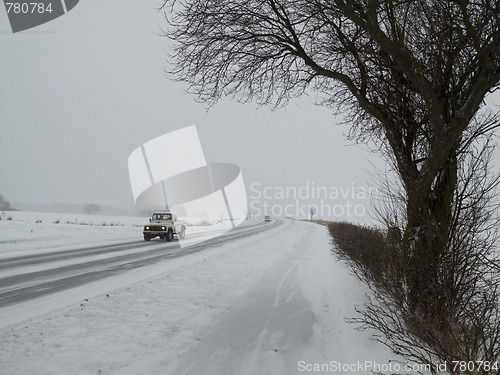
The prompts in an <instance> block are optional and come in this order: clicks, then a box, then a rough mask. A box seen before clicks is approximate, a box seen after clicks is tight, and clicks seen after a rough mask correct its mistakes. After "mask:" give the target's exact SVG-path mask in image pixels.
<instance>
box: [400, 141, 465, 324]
mask: <svg viewBox="0 0 500 375" xmlns="http://www.w3.org/2000/svg"><path fill="white" fill-rule="evenodd" d="M456 184H457V158H456V150H453V151H452V152H451V153H450V154H449V155H448V157H447V159H446V162H445V164H444V165H443V166H442V168H441V169H440V170H439V172H438V174H437V176H436V177H435V179H434V183H433V185H432V186H431V187H429V188H425V187H422V186H418V185H416V184H415V185H414V188H413V189H412V190H411V191H409V192H408V205H407V215H408V223H407V226H406V228H405V232H404V237H403V249H404V252H405V254H406V272H405V273H406V283H407V287H408V302H409V304H410V306H411V307H412V309H413V310H414V311H415V312H416V313H418V314H422V318H426V319H432V320H436V319H439V320H442V321H447V320H448V318H451V316H453V314H454V312H453V311H452V310H453V309H452V304H450V303H449V302H450V301H449V298H450V297H451V296H452V290H448V289H450V288H451V287H452V286H451V285H448V284H446V283H443V281H442V280H443V279H442V277H441V276H442V272H446V274H448V273H449V272H450V271H451V272H453V270H446V269H444V268H443V267H444V264H443V258H442V255H443V254H444V253H445V252H446V251H447V249H448V239H449V236H450V228H451V227H452V205H453V198H454V191H455V188H456Z"/></svg>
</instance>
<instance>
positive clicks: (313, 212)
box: [309, 206, 317, 221]
mask: <svg viewBox="0 0 500 375" xmlns="http://www.w3.org/2000/svg"><path fill="white" fill-rule="evenodd" d="M316 212H317V210H316V207H314V206H311V207H309V215H311V221H312V219H313V217H314V215H316Z"/></svg>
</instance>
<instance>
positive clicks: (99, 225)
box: [0, 211, 223, 257]
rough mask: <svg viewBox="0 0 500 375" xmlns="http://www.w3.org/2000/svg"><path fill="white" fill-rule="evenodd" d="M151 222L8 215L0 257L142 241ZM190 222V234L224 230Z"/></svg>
mask: <svg viewBox="0 0 500 375" xmlns="http://www.w3.org/2000/svg"><path fill="white" fill-rule="evenodd" d="M179 219H185V218H179ZM148 220H149V218H147V217H134V216H104V215H84V214H60V213H46V212H43V213H42V212H24V211H7V212H4V213H3V215H2V220H0V257H4V256H12V255H14V254H15V253H19V254H26V253H30V252H33V251H39V250H49V249H50V250H51V251H53V250H57V249H69V248H78V247H81V246H86V245H94V244H112V243H121V242H128V241H135V240H141V239H142V230H143V226H144V225H145V224H147V223H148ZM186 221H187V224H188V225H189V228H188V233H200V232H204V231H207V230H208V229H210V228H213V227H214V226H215V227H219V226H223V223H220V220H219V219H218V218H212V219H211V218H191V219H190V220H186ZM19 254H17V255H19Z"/></svg>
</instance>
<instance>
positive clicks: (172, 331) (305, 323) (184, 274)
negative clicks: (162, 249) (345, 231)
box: [0, 214, 416, 375]
mask: <svg viewBox="0 0 500 375" xmlns="http://www.w3.org/2000/svg"><path fill="white" fill-rule="evenodd" d="M43 215H45V216H44V218H43V219H42V220H45V221H42V223H32V222H31V219H29V220H27V219H26V220H27V221H24V222H23V221H21V220H20V219H19V220H18V221H17V223H18V224H15V222H16V220H14V218H13V220H10V223H9V222H7V221H5V220H2V221H0V252H1V254H2V256H8V254H12V252H14V250H12V249H9V248H10V247H11V246H13V247H14V248H15V249H17V250H15V251H16V252H17V255H19V251H20V249H21V247H19V246H21V245H19V244H20V243H23V244H25V245H27V249H31V250H32V251H46V250H45V249H43V248H38V249H37V248H36V246H31V244H32V243H34V242H40V239H42V238H43V239H44V240H43V241H45V243H46V244H47V247H46V248H47V249H48V248H67V247H68V245H70V246H72V245H75V244H76V242H75V241H71V242H70V243H69V242H68V241H69V239H70V238H75V237H74V236H71V237H68V238H66V237H64V236H63V235H62V234H59V235H58V234H57V233H56V232H57V231H58V230H60V229H57V228H56V229H54V227H56V226H60V227H58V228H62V227H63V225H67V228H69V229H71V230H73V231H74V232H72V233H73V234H77V236H76V237H77V241H78V242H77V243H78V244H84V243H86V244H88V243H98V242H100V241H128V240H136V239H137V236H139V238H140V235H141V228H140V227H136V225H142V224H144V222H143V220H144V219H142V218H100V217H99V218H98V217H97V216H93V217H92V219H93V220H94V221H93V222H92V223H93V224H94V225H76V224H71V223H68V224H66V223H65V222H64V223H62V222H61V221H66V220H68V221H71V218H66V217H63V215H59V217H58V219H59V220H60V223H59V224H54V223H53V222H52V221H51V220H52V218H48V216H47V215H48V214H43ZM50 215H52V214H50ZM54 215H55V214H54ZM56 216H58V215H56ZM56 216H54V219H55V217H56ZM97 218H98V219H97ZM55 220H57V219H55ZM78 220H83V218H81V217H80V218H79V219H78ZM101 220H102V221H101ZM88 221H90V218H89V219H88ZM19 223H24V224H19ZM103 223H106V224H107V225H106V226H103V225H102V224H103ZM111 223H114V224H115V225H114V226H111ZM16 225H17V227H16ZM9 228H10V229H12V228H15V229H14V230H13V232H12V233H11V232H9ZM21 228H24V229H21ZM31 229H33V232H31ZM22 230H24V232H22ZM134 231H137V233H138V234H137V233H135V232H134ZM29 236H32V237H29ZM75 240H76V239H75ZM330 247H331V245H330V244H329V237H328V233H327V230H326V228H324V227H321V226H319V225H315V224H311V223H305V222H298V221H296V222H295V223H292V222H290V221H285V222H284V224H283V225H279V226H276V228H273V229H271V230H268V231H264V232H260V233H258V234H256V235H253V236H248V237H244V238H243V239H238V240H235V241H231V242H227V243H224V244H223V245H221V246H218V247H209V248H207V249H206V250H203V251H201V252H197V253H193V254H189V255H186V256H183V257H179V258H176V259H172V260H167V261H162V262H159V263H157V264H155V265H154V266H151V267H148V268H146V267H145V268H144V269H141V270H133V271H130V272H129V273H124V274H123V275H121V276H119V277H117V278H110V279H104V280H101V281H100V282H99V283H98V284H99V285H97V286H93V287H79V288H75V289H72V290H70V291H68V292H65V293H63V294H61V295H58V296H53V297H46V298H40V299H38V300H35V301H32V302H27V303H23V304H21V305H20V306H14V307H12V308H4V309H0V319H1V320H2V321H4V324H2V326H1V328H0V342H1V344H0V363H1V367H2V370H1V371H0V372H1V373H2V374H5V375H10V374H12V375H18V374H37V375H42V374H47V375H49V374H50V375H57V374H61V375H62V374H64V375H66V374H122V375H125V374H127V375H136V374H165V375H170V374H172V375H174V374H184V375H187V374H193V375H194V374H196V375H205V374H214V375H240V374H241V375H244V374H255V375H265V374H272V375H280V374H283V375H289V374H306V373H338V374H347V373H349V374H371V373H372V370H376V369H382V370H383V369H387V370H388V371H382V372H385V373H395V372H399V373H416V372H415V371H410V370H409V369H407V368H404V367H403V366H404V364H401V363H399V362H398V360H400V359H398V358H397V357H395V356H394V355H392V354H391V352H390V351H389V349H387V348H386V347H385V346H383V345H382V344H380V343H378V342H376V341H373V340H371V339H370V333H369V332H366V331H365V332H363V331H358V330H356V327H355V326H354V325H352V324H349V323H347V322H346V318H348V317H352V316H354V314H355V312H354V307H355V306H356V305H359V304H360V303H361V302H362V300H363V298H364V293H365V288H364V286H363V285H362V284H361V283H360V282H359V281H358V280H357V279H355V278H354V277H353V276H352V275H350V274H349V272H348V271H347V269H346V268H345V267H344V265H343V264H342V263H339V262H336V261H335V259H334V258H333V256H332V255H331V251H330ZM35 249H36V250H35ZM117 280H118V281H117ZM16 309H17V311H16ZM13 314H15V315H17V320H15V319H14V320H12V316H13ZM23 314H24V315H23ZM20 316H21V317H22V319H21V318H19V317H20ZM5 322H7V323H5ZM9 324H10V325H9ZM375 366H379V368H377V367H375ZM398 366H399V367H398ZM394 370H399V371H394Z"/></svg>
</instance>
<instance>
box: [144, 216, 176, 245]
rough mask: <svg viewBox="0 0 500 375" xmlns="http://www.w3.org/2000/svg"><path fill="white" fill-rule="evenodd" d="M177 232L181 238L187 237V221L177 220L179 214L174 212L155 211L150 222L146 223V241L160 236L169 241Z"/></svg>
mask: <svg viewBox="0 0 500 375" xmlns="http://www.w3.org/2000/svg"><path fill="white" fill-rule="evenodd" d="M174 234H177V236H178V237H179V239H180V240H182V239H184V237H186V222H185V221H183V220H177V215H175V214H174V213H172V212H155V213H153V215H152V216H151V218H150V219H149V224H147V225H144V231H143V235H144V241H149V240H151V238H155V237H160V238H161V239H162V240H163V239H164V240H165V241H167V242H170V241H172V240H173V239H174Z"/></svg>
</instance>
